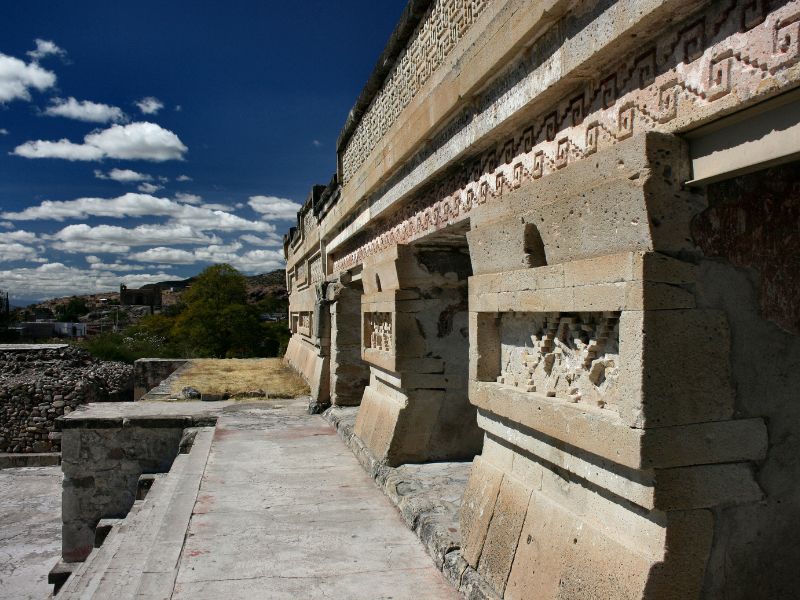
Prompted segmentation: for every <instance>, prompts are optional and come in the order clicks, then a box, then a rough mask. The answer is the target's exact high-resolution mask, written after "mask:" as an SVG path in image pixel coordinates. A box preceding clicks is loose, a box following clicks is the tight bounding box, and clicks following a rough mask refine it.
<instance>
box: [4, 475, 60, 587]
mask: <svg viewBox="0 0 800 600" xmlns="http://www.w3.org/2000/svg"><path fill="white" fill-rule="evenodd" d="M60 555H61V468H60V467H58V466H51V467H25V468H13V469H4V470H2V471H0V598H2V599H3V600H29V599H30V600H34V599H35V600H41V599H42V598H47V597H48V595H49V594H50V592H51V591H52V588H51V587H50V586H49V585H48V583H47V574H48V572H49V571H50V568H51V567H52V566H53V565H54V564H55V563H56V562H57V560H58V558H59V556H60Z"/></svg>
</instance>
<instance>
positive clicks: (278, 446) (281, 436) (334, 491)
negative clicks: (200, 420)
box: [172, 401, 458, 600]
mask: <svg viewBox="0 0 800 600" xmlns="http://www.w3.org/2000/svg"><path fill="white" fill-rule="evenodd" d="M221 597H225V598H299V597H302V598H348V599H353V600H357V599H362V598H363V599H370V600H374V599H380V598H387V599H388V598H392V599H394V600H399V599H403V598H408V599H411V598H427V599H431V600H435V599H438V598H457V597H458V595H457V593H456V592H455V591H454V590H453V589H452V587H451V586H450V585H449V584H448V583H447V582H446V581H445V579H444V577H443V576H442V574H441V573H440V572H439V571H438V569H437V568H436V567H435V565H434V564H433V562H432V561H431V559H430V558H429V557H428V556H427V554H426V553H425V550H424V548H423V547H422V545H421V544H420V542H419V540H418V539H417V538H416V536H415V535H414V534H413V533H412V532H411V531H409V530H408V529H407V527H406V526H405V525H404V524H403V521H402V519H401V517H400V515H399V514H398V513H397V511H396V510H395V508H394V507H393V506H392V505H391V503H390V502H389V501H388V499H387V498H386V497H385V496H383V494H381V492H380V491H379V490H378V489H376V488H375V486H374V483H373V482H372V480H371V478H370V477H369V476H368V475H367V474H366V473H365V472H364V471H363V469H362V468H361V467H360V465H359V464H358V462H357V461H356V459H355V458H354V457H353V455H352V453H351V452H350V451H349V450H348V449H347V448H346V446H344V444H342V442H341V440H340V439H339V438H338V436H337V435H336V431H335V430H334V429H333V428H331V427H330V426H329V425H328V424H327V423H325V422H324V420H322V418H321V417H319V416H309V415H307V414H305V404H304V402H302V401H294V402H287V403H286V404H285V405H283V406H282V407H281V408H280V409H277V408H270V407H265V406H263V405H253V406H251V407H241V406H238V407H229V408H226V409H224V410H223V411H222V414H221V415H220V417H219V420H218V422H217V428H216V432H215V438H214V442H213V444H212V448H211V453H210V455H209V459H208V463H207V465H206V470H205V474H204V477H203V482H202V484H201V487H200V492H199V494H198V501H197V504H196V505H195V510H194V514H193V516H192V520H191V523H190V525H189V530H188V532H187V537H186V542H185V545H184V548H183V553H182V555H181V559H180V563H179V566H178V574H177V578H176V584H175V588H174V591H173V595H172V598H173V599H175V600H181V599H184V598H191V599H193V600H196V599H203V598H215V599H216V598H221Z"/></svg>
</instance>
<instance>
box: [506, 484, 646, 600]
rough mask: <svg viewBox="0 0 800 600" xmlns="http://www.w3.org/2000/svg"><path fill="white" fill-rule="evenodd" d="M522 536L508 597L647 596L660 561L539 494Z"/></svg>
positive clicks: (627, 599)
mask: <svg viewBox="0 0 800 600" xmlns="http://www.w3.org/2000/svg"><path fill="white" fill-rule="evenodd" d="M518 540H519V543H518V546H517V547H516V548H515V555H514V562H513V566H512V568H511V573H510V575H509V578H508V585H507V586H506V588H505V596H504V598H507V599H509V600H512V599H513V600H524V599H528V598H564V599H565V600H566V599H567V598H569V599H570V600H572V599H575V600H589V599H597V598H609V599H611V598H613V599H614V600H634V599H638V598H642V597H643V590H644V588H645V586H646V582H647V575H648V572H649V570H650V568H651V567H652V565H653V564H655V563H656V560H655V558H653V557H650V558H648V557H647V556H646V555H642V554H641V553H639V552H636V551H633V550H631V549H630V548H627V547H625V546H623V545H622V544H620V543H618V542H616V541H614V540H612V539H609V538H608V537H606V536H604V535H602V533H600V532H599V531H597V530H596V529H595V528H593V527H592V526H590V525H588V524H587V523H585V522H584V521H583V520H582V519H580V518H578V517H576V516H575V515H573V514H572V513H570V512H569V511H567V510H564V508H562V507H560V506H559V505H558V504H557V503H556V502H553V501H551V500H549V499H548V498H547V497H546V496H544V495H543V494H540V493H537V492H534V493H533V494H532V495H531V498H530V505H529V506H528V509H527V516H526V519H525V524H524V526H523V527H522V532H521V535H520V536H519V538H518Z"/></svg>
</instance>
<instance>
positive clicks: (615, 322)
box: [497, 312, 620, 409]
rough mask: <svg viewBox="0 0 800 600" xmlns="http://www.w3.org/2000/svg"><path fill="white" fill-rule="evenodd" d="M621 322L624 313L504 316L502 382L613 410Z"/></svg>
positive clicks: (501, 320)
mask: <svg viewBox="0 0 800 600" xmlns="http://www.w3.org/2000/svg"><path fill="white" fill-rule="evenodd" d="M619 317H620V313H619V312H587V313H559V312H555V313H505V314H503V315H502V316H501V319H500V340H501V352H500V355H501V374H500V376H499V377H498V378H497V383H500V384H503V385H506V386H512V387H515V388H518V389H521V390H522V391H525V392H535V393H538V394H542V395H545V396H548V397H551V398H560V399H564V400H568V401H570V402H576V403H577V402H581V403H584V404H591V405H593V406H597V407H601V408H604V407H608V408H612V409H613V407H614V405H615V404H616V398H617V379H618V375H619V367H620V360H619Z"/></svg>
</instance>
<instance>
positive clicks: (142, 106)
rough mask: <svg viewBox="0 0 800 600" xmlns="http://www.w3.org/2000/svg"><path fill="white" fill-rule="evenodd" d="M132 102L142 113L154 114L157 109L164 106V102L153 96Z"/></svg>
mask: <svg viewBox="0 0 800 600" xmlns="http://www.w3.org/2000/svg"><path fill="white" fill-rule="evenodd" d="M134 104H136V106H138V107H139V110H140V111H142V114H145V115H155V114H157V113H158V111H160V110H161V109H162V108H164V103H163V102H161V100H159V99H158V98H154V97H153V96H147V97H146V98H142V99H141V100H137V101H136V102H135V103H134Z"/></svg>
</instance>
